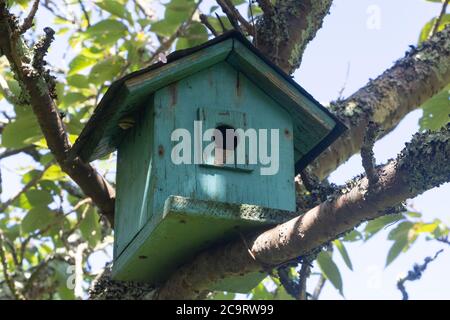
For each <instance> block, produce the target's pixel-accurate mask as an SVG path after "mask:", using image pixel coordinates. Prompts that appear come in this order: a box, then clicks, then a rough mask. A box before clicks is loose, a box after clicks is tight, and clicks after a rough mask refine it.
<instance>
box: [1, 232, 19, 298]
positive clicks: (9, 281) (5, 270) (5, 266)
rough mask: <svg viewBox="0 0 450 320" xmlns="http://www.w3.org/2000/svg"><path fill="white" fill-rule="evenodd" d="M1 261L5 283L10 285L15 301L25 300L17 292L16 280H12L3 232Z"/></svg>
mask: <svg viewBox="0 0 450 320" xmlns="http://www.w3.org/2000/svg"><path fill="white" fill-rule="evenodd" d="M0 261H1V264H2V269H3V277H4V278H5V281H6V283H7V285H8V288H9V290H10V291H11V294H12V295H13V296H14V298H15V299H17V300H23V299H24V297H23V296H22V294H21V293H20V292H18V291H17V289H16V285H15V283H14V279H12V278H11V277H10V275H9V273H8V263H7V261H6V255H5V251H4V250H3V234H2V233H1V232H0Z"/></svg>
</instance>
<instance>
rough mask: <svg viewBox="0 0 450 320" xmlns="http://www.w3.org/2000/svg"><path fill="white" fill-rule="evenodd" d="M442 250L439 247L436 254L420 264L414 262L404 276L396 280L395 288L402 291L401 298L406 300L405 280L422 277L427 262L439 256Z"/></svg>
mask: <svg viewBox="0 0 450 320" xmlns="http://www.w3.org/2000/svg"><path fill="white" fill-rule="evenodd" d="M442 251H444V249H441V250H439V251H438V252H436V254H435V255H434V256H433V257H426V258H425V261H424V262H423V264H421V265H418V264H415V265H414V267H413V269H412V270H410V271H408V274H407V276H406V277H404V278H401V279H400V280H398V281H397V288H398V290H400V292H401V293H402V299H403V300H408V292H407V291H406V288H405V282H406V281H416V280H419V279H420V278H421V277H422V274H423V272H424V271H425V270H426V269H427V267H428V264H429V263H430V262H432V261H434V260H436V258H437V257H438V256H439V254H441V253H442Z"/></svg>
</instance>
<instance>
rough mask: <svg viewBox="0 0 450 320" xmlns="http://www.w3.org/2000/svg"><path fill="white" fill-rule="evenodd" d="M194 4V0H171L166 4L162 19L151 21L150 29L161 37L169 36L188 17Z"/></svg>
mask: <svg viewBox="0 0 450 320" xmlns="http://www.w3.org/2000/svg"><path fill="white" fill-rule="evenodd" d="M195 6H196V3H195V1H194V0H172V1H171V2H169V3H168V4H166V10H165V12H164V19H162V20H159V21H157V22H155V23H153V24H152V25H151V31H153V32H155V33H157V34H158V35H160V36H163V37H170V36H171V35H173V34H174V33H175V32H176V30H177V29H178V27H179V26H180V25H181V24H182V23H183V22H185V21H187V20H188V19H189V17H190V16H191V14H192V11H193V10H194V8H195Z"/></svg>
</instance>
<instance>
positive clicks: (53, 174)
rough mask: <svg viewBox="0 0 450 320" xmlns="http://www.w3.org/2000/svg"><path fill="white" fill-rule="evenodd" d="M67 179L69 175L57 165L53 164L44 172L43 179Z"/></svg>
mask: <svg viewBox="0 0 450 320" xmlns="http://www.w3.org/2000/svg"><path fill="white" fill-rule="evenodd" d="M62 179H64V180H66V179H67V175H66V174H65V173H64V172H63V171H62V170H61V168H60V167H59V166H57V165H51V166H50V167H49V168H48V169H47V170H46V171H45V172H44V174H43V176H42V180H51V181H55V180H62Z"/></svg>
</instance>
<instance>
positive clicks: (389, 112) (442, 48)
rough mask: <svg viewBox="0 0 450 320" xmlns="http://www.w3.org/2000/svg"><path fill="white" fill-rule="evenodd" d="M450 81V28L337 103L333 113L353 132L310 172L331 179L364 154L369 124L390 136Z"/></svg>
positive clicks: (337, 142) (334, 105)
mask: <svg viewBox="0 0 450 320" xmlns="http://www.w3.org/2000/svg"><path fill="white" fill-rule="evenodd" d="M448 83H450V25H449V26H447V27H446V28H445V29H444V30H443V31H441V32H438V33H437V34H436V35H435V36H434V37H432V38H431V39H429V40H428V41H425V42H424V43H423V44H422V45H421V47H419V48H418V49H414V48H413V49H412V50H411V51H410V52H408V53H407V54H406V56H405V57H404V58H402V59H400V60H398V61H397V62H396V63H395V65H394V66H393V67H392V68H390V69H389V70H387V71H385V72H384V73H383V74H382V75H380V76H379V77H378V78H377V79H375V80H373V81H370V82H369V83H368V84H367V85H366V86H365V87H363V88H361V89H360V90H358V91H357V92H355V93H354V94H353V95H351V96H350V97H349V98H347V99H345V100H341V101H336V102H334V103H332V106H331V107H332V110H333V111H334V113H335V114H336V115H337V116H338V117H339V118H340V119H341V120H342V121H344V122H345V123H346V125H347V127H348V130H347V131H346V132H345V133H344V134H343V135H342V136H341V137H340V138H339V139H338V140H337V141H336V142H335V143H334V144H333V145H331V146H330V147H329V148H328V149H327V150H326V151H325V152H323V153H322V154H321V155H320V156H319V157H318V158H317V159H316V161H315V162H314V163H313V164H312V165H311V166H310V168H311V169H312V171H313V172H314V173H315V174H316V175H317V176H318V177H320V178H324V177H326V176H327V175H328V174H330V172H332V171H334V170H335V169H336V168H337V167H338V166H339V165H340V164H342V163H343V162H345V161H346V160H347V159H348V158H350V157H351V156H352V155H354V154H356V153H358V152H359V151H360V150H361V146H362V145H363V139H364V135H365V132H366V129H367V125H368V123H369V121H373V122H375V123H376V124H377V125H378V127H379V129H380V131H381V132H382V133H383V134H384V135H385V134H387V133H389V132H390V131H392V130H393V129H394V128H395V127H396V126H397V124H398V123H399V122H400V120H401V119H403V117H404V116H405V115H406V114H408V113H409V112H410V111H412V110H414V109H416V108H418V107H420V106H421V105H422V104H423V103H424V102H426V101H427V100H428V99H429V98H431V97H432V96H433V95H435V94H436V93H438V92H439V91H441V90H442V89H443V88H444V87H445V86H447V84H448Z"/></svg>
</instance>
